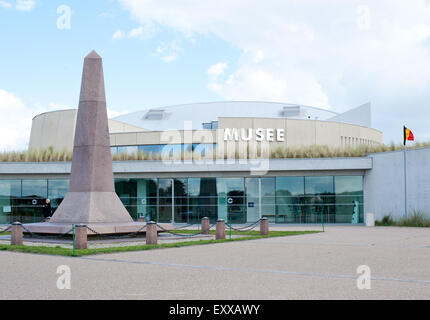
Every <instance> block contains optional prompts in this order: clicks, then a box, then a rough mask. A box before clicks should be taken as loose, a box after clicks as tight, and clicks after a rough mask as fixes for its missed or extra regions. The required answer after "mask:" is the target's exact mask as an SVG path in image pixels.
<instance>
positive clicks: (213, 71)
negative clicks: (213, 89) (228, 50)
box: [207, 62, 227, 77]
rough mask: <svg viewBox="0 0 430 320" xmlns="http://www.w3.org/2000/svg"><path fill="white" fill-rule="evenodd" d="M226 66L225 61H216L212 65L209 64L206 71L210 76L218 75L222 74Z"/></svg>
mask: <svg viewBox="0 0 430 320" xmlns="http://www.w3.org/2000/svg"><path fill="white" fill-rule="evenodd" d="M226 68H227V63H225V62H218V63H215V64H214V65H211V66H210V67H209V69H208V71H207V72H208V75H209V76H210V77H218V76H220V75H222V74H224V70H225V69H226Z"/></svg>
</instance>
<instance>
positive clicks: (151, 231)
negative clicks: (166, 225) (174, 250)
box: [146, 221, 158, 244]
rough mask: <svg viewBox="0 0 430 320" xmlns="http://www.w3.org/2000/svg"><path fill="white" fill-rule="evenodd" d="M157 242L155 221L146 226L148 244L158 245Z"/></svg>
mask: <svg viewBox="0 0 430 320" xmlns="http://www.w3.org/2000/svg"><path fill="white" fill-rule="evenodd" d="M157 241H158V234H157V223H155V222H154V221H149V222H148V223H147V224H146V244H157Z"/></svg>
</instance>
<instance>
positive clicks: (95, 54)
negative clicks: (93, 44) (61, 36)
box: [85, 50, 102, 59]
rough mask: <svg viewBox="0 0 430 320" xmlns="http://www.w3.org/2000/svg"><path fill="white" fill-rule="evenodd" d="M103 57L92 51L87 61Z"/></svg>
mask: <svg viewBox="0 0 430 320" xmlns="http://www.w3.org/2000/svg"><path fill="white" fill-rule="evenodd" d="M101 58H102V57H100V56H99V54H98V53H97V52H96V51H95V50H92V51H91V52H90V53H89V54H88V55H87V56H86V57H85V59H101Z"/></svg>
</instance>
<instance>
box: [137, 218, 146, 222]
mask: <svg viewBox="0 0 430 320" xmlns="http://www.w3.org/2000/svg"><path fill="white" fill-rule="evenodd" d="M137 221H138V222H146V218H145V217H139V219H137Z"/></svg>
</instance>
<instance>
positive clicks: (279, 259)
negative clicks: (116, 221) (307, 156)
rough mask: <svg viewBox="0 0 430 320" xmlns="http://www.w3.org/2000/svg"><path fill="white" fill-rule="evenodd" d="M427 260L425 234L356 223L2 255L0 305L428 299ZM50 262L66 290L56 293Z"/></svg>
mask: <svg viewBox="0 0 430 320" xmlns="http://www.w3.org/2000/svg"><path fill="white" fill-rule="evenodd" d="M285 229H296V228H288V227H286V228H285ZM305 229H306V227H305ZM307 229H316V227H309V228H307ZM429 255H430V229H424V228H396V227H376V228H366V227H361V226H360V227H352V226H341V227H340V226H328V227H326V232H325V233H318V234H310V235H301V236H290V237H282V238H270V239H261V240H252V241H244V242H232V243H220V244H213V245H202V246H192V247H183V248H172V249H161V250H150V251H141V252H128V253H117V254H107V255H96V256H87V257H79V258H73V257H58V256H44V255H33V254H24V253H13V252H5V251H3V252H0V283H1V285H0V299H430V258H429ZM59 265H68V266H69V267H70V268H71V289H70V290H59V289H57V286H56V282H57V279H58V277H59V275H58V274H57V273H56V270H57V267H58V266H59ZM359 265H367V266H369V267H370V269H371V277H372V280H371V289H370V290H359V289H358V288H357V285H356V282H357V281H356V280H357V277H358V276H359V274H357V273H356V270H357V267H358V266H359Z"/></svg>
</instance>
